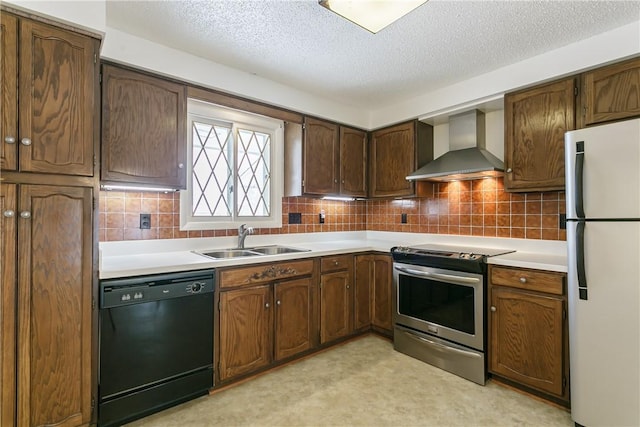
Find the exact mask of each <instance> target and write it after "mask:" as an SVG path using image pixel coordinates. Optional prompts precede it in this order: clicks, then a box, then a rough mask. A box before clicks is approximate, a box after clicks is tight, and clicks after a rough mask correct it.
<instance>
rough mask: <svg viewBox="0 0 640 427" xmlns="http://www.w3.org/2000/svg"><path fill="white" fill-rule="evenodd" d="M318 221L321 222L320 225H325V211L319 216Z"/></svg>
mask: <svg viewBox="0 0 640 427" xmlns="http://www.w3.org/2000/svg"><path fill="white" fill-rule="evenodd" d="M318 221H319V222H320V224H324V209H323V210H321V211H320V213H319V214H318Z"/></svg>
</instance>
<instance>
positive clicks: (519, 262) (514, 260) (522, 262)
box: [487, 251, 567, 273]
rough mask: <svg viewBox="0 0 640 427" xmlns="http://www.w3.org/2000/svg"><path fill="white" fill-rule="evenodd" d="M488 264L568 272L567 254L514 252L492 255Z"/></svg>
mask: <svg viewBox="0 0 640 427" xmlns="http://www.w3.org/2000/svg"><path fill="white" fill-rule="evenodd" d="M487 263H488V264H493V265H504V266H508V267H520V268H533V269H535V270H548V271H557V272H560V273H566V272H567V256H566V255H557V254H556V255H554V254H545V253H535V252H520V251H517V252H512V253H510V254H505V255H499V256H495V257H490V258H488V260H487Z"/></svg>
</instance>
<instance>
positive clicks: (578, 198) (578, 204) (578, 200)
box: [574, 141, 584, 218]
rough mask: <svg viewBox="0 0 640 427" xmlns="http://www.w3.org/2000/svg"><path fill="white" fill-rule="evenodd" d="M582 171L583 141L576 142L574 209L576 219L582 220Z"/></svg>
mask: <svg viewBox="0 0 640 427" xmlns="http://www.w3.org/2000/svg"><path fill="white" fill-rule="evenodd" d="M583 169H584V141H578V142H576V169H575V176H574V180H575V189H576V195H575V208H576V215H577V217H578V218H584V199H583V175H582V170H583Z"/></svg>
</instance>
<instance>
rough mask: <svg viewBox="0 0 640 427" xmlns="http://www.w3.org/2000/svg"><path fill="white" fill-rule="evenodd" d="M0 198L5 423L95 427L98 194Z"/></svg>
mask: <svg viewBox="0 0 640 427" xmlns="http://www.w3.org/2000/svg"><path fill="white" fill-rule="evenodd" d="M0 192H1V194H2V212H3V217H2V222H3V225H2V229H3V235H2V248H3V257H2V290H1V296H2V298H1V301H2V308H1V311H0V313H1V316H2V335H1V339H2V359H0V360H1V363H2V366H1V373H2V374H1V375H2V377H1V378H2V395H1V400H0V405H1V406H0V417H1V418H0V420H1V421H2V425H3V426H5V425H7V426H11V425H18V426H44V425H64V426H77V425H88V424H89V423H90V421H91V417H92V409H91V407H92V403H91V402H92V328H93V327H92V298H93V292H92V277H93V270H92V268H93V266H92V251H93V211H92V203H93V200H92V199H93V194H92V192H93V190H92V188H84V187H54V186H48V185H16V184H7V183H3V184H2V186H1V188H0ZM13 349H15V352H14V351H13ZM14 408H15V410H14Z"/></svg>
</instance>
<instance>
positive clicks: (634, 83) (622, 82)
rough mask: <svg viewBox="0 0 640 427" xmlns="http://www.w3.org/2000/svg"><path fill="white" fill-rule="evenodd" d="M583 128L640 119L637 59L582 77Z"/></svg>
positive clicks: (603, 68) (639, 69)
mask: <svg viewBox="0 0 640 427" xmlns="http://www.w3.org/2000/svg"><path fill="white" fill-rule="evenodd" d="M582 78H583V82H584V94H583V104H584V114H585V117H584V124H585V126H589V125H594V124H597V123H603V122H608V121H612V120H620V119H626V118H630V117H638V116H640V58H635V59H632V60H630V61H625V62H621V63H617V64H614V65H610V66H607V67H602V68H598V69H596V70H593V71H589V72H587V73H584V74H583V76H582Z"/></svg>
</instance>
